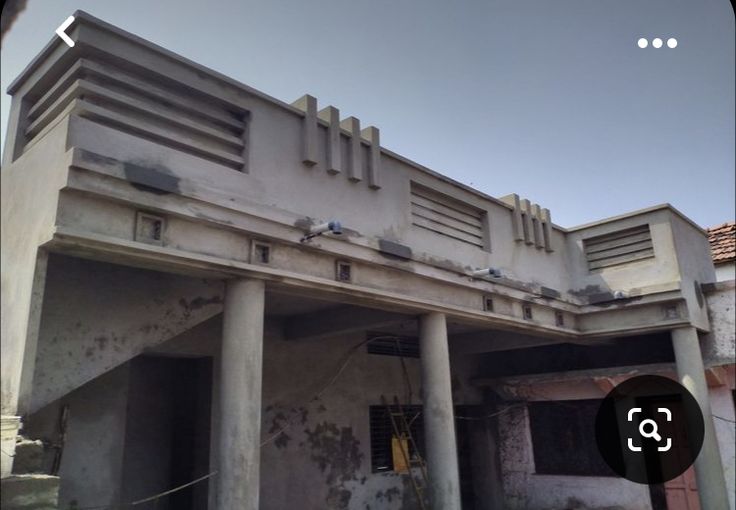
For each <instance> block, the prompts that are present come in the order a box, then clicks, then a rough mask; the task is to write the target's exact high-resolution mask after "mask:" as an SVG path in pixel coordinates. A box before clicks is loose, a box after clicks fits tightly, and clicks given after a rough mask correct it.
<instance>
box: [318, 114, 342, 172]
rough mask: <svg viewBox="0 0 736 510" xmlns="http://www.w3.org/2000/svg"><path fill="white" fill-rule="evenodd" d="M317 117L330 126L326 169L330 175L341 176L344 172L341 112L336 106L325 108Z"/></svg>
mask: <svg viewBox="0 0 736 510" xmlns="http://www.w3.org/2000/svg"><path fill="white" fill-rule="evenodd" d="M317 117H319V118H320V119H322V120H324V121H325V122H327V123H328V124H329V126H327V153H326V155H327V161H326V164H325V169H326V170H327V173H328V174H332V175H335V174H339V173H340V172H341V171H342V151H341V148H340V110H338V109H337V108H335V107H334V106H328V107H326V108H323V109H322V110H320V111H319V113H318V114H317Z"/></svg>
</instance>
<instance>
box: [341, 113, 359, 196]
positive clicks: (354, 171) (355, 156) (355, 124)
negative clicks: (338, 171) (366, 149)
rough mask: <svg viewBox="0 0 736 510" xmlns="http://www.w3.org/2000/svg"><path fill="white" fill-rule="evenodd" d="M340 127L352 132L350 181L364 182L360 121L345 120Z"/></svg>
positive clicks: (349, 165)
mask: <svg viewBox="0 0 736 510" xmlns="http://www.w3.org/2000/svg"><path fill="white" fill-rule="evenodd" d="M340 127H342V128H343V129H347V130H348V131H350V159H349V160H348V169H347V174H348V179H350V180H351V181H354V182H358V181H362V180H363V165H362V159H363V158H362V157H361V156H362V154H361V153H360V151H361V143H360V121H359V120H358V119H356V118H355V117H348V118H347V119H343V121H342V122H341V123H340Z"/></svg>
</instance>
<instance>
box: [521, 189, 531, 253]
mask: <svg viewBox="0 0 736 510" xmlns="http://www.w3.org/2000/svg"><path fill="white" fill-rule="evenodd" d="M520 204H521V225H522V227H523V229H524V242H525V243H526V244H534V239H533V234H532V204H531V202H529V200H527V199H526V198H522V199H521V201H520Z"/></svg>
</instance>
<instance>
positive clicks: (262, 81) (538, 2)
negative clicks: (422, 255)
mask: <svg viewBox="0 0 736 510" xmlns="http://www.w3.org/2000/svg"><path fill="white" fill-rule="evenodd" d="M28 4H29V5H28V8H27V9H26V11H25V12H23V13H22V15H21V17H20V18H19V20H18V21H17V22H16V24H15V25H14V26H13V28H12V30H11V32H10V33H9V34H7V35H6V37H5V40H4V41H3V45H2V54H1V56H2V64H1V65H2V89H3V97H2V119H1V121H2V138H3V140H4V139H5V128H6V123H7V113H8V106H9V98H8V96H7V95H6V94H5V93H4V92H5V90H6V89H7V86H8V84H9V83H10V82H11V81H12V80H13V78H15V77H16V76H17V75H18V73H20V71H21V70H22V69H23V67H24V66H25V64H26V63H27V62H28V61H30V59H31V58H32V57H33V56H34V55H35V54H36V53H37V52H38V51H40V50H41V48H42V47H43V46H44V45H45V44H46V43H47V42H48V41H49V40H50V39H51V37H52V36H53V33H54V30H55V29H56V28H57V27H58V26H59V25H60V24H61V22H62V21H63V20H64V19H65V18H66V17H67V16H68V15H69V14H71V13H72V12H73V11H74V10H76V9H83V10H85V11H87V12H89V13H90V14H92V15H94V16H97V17H99V18H102V19H104V20H106V21H108V22H110V23H113V24H115V25H117V26H119V27H121V28H123V29H125V30H128V31H130V32H133V33H135V34H137V35H140V36H142V37H144V38H146V39H149V40H151V41H153V42H155V43H157V44H159V45H162V46H164V47H166V48H168V49H171V50H172V51H174V52H176V53H179V54H181V55H183V56H185V57H187V58H190V59H192V60H194V61H196V62H198V63H201V64H203V65H206V66H208V67H211V68H213V69H215V70H217V71H220V72H222V73H224V74H227V75H229V76H231V77H233V78H235V79H238V80H240V81H242V82H244V83H247V84H248V85H251V86H253V87H255V88H257V89H259V90H262V91H263V92H265V93H267V94H270V95H272V96H275V97H277V98H279V99H282V100H284V101H287V102H291V101H292V100H294V99H296V98H298V97H300V96H301V95H302V94H304V93H310V94H312V95H314V96H316V97H317V98H318V99H319V102H320V105H323V106H324V105H327V104H333V105H335V106H336V107H338V108H340V111H341V113H342V114H343V115H346V116H347V115H354V116H356V117H358V118H360V119H361V122H362V123H364V124H365V125H368V124H374V125H376V126H378V127H379V128H380V129H381V142H382V144H383V145H384V146H385V147H387V148H389V149H391V150H394V151H396V152H398V153H400V154H402V155H404V156H406V157H408V158H410V159H413V160H415V161H417V162H419V163H421V164H424V165H426V166H428V167H430V168H432V169H434V170H436V171H439V172H441V173H443V174H446V175H448V176H450V177H452V178H454V179H456V180H458V181H460V182H463V183H466V184H470V185H472V186H473V187H475V188H477V189H479V190H481V191H484V192H486V193H488V194H490V195H493V196H502V195H505V194H507V193H511V192H516V193H519V194H520V195H521V196H522V197H526V198H529V199H530V200H532V201H534V202H538V203H539V204H540V205H542V206H543V207H548V208H549V209H551V211H552V218H553V221H555V223H558V224H560V225H563V226H574V225H578V224H581V223H585V222H588V221H594V220H597V219H601V218H604V217H607V216H612V215H616V214H620V213H623V212H627V211H631V210H634V209H639V208H642V207H648V206H650V205H654V204H658V203H663V202H670V203H671V204H673V205H674V206H675V207H677V208H678V209H680V210H681V211H683V212H684V213H685V214H686V215H688V216H689V217H690V218H692V219H693V220H695V221H696V222H698V223H699V224H700V225H702V226H711V225H715V224H720V223H722V222H724V221H728V220H732V219H733V218H734V207H735V205H734V187H735V182H734V138H735V136H736V135H735V133H734V125H735V123H736V121H735V119H734V88H735V85H734V15H733V11H732V10H731V7H730V5H729V3H728V1H727V0H504V1H498V0H482V1H481V0H479V1H455V2H448V1H439V0H431V1H430V0H371V1H368V2H367V1H360V2H358V1H353V0H312V1H300V0H293V1H284V0H262V1H237V0H228V1H225V0H210V1H206V2H205V1H200V2H194V1H189V0H158V1H156V2H151V1H148V0H146V1H141V0H125V1H120V0H116V1H110V0H92V1H67V0H29V1H28ZM639 37H647V38H649V39H650V40H651V39H652V38H654V37H662V38H663V39H665V40H666V39H667V38H668V37H676V38H677V40H678V42H679V45H678V46H677V48H675V49H668V48H666V47H663V48H661V49H659V50H657V49H653V48H652V47H651V46H650V47H649V48H647V49H644V50H642V49H639V48H638V47H637V45H636V41H637V39H638V38H639Z"/></svg>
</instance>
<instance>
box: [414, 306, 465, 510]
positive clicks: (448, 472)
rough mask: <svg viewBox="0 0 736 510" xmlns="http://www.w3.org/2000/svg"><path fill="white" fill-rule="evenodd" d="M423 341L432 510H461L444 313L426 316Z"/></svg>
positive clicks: (421, 333)
mask: <svg viewBox="0 0 736 510" xmlns="http://www.w3.org/2000/svg"><path fill="white" fill-rule="evenodd" d="M419 338H420V340H419V341H420V349H421V366H422V399H423V401H424V402H423V404H424V411H423V413H422V414H423V415H424V443H425V447H426V451H427V453H426V455H427V473H428V475H429V502H430V507H431V508H432V509H433V510H459V509H460V477H459V475H458V465H457V444H456V443H455V418H454V414H453V408H452V387H451V382H450V353H449V349H448V345H447V324H446V320H445V316H444V315H443V314H441V313H430V314H427V315H424V316H422V317H421V318H420V319H419Z"/></svg>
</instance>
